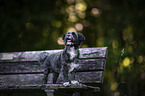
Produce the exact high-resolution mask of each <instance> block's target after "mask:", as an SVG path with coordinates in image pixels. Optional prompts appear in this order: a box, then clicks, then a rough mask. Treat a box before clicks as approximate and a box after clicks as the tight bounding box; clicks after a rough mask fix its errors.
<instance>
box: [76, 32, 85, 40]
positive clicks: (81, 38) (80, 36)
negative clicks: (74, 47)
mask: <svg viewBox="0 0 145 96" xmlns="http://www.w3.org/2000/svg"><path fill="white" fill-rule="evenodd" d="M78 37H79V41H84V40H85V39H86V38H85V37H84V35H83V34H82V33H78Z"/></svg>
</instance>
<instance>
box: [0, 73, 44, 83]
mask: <svg viewBox="0 0 145 96" xmlns="http://www.w3.org/2000/svg"><path fill="white" fill-rule="evenodd" d="M42 78H43V74H14V75H0V85H1V86H9V85H14V86H15V85H27V84H42Z"/></svg>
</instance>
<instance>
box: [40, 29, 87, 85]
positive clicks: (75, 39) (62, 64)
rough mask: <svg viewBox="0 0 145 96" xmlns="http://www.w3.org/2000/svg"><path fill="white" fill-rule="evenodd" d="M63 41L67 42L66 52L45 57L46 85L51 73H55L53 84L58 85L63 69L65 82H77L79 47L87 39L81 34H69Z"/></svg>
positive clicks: (44, 79)
mask: <svg viewBox="0 0 145 96" xmlns="http://www.w3.org/2000/svg"><path fill="white" fill-rule="evenodd" d="M62 39H63V40H64V42H65V48H64V50H63V51H62V52H58V53H54V54H50V55H48V56H47V57H45V60H44V65H45V68H44V78H43V81H44V83H45V84H46V83H47V78H48V74H49V73H50V72H52V73H54V76H53V83H56V81H57V78H58V76H59V73H60V71H61V69H62V71H63V76H64V81H65V82H68V81H71V80H75V71H76V68H77V67H78V66H79V64H77V59H78V57H79V47H80V45H81V42H82V41H84V40H85V37H84V36H83V35H82V34H81V33H77V32H67V33H66V34H65V35H64V36H63V37H62ZM68 74H69V75H68Z"/></svg>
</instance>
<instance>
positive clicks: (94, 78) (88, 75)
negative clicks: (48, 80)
mask: <svg viewBox="0 0 145 96" xmlns="http://www.w3.org/2000/svg"><path fill="white" fill-rule="evenodd" d="M103 76H104V72H103V71H93V72H76V75H75V78H76V80H78V81H79V82H81V83H103ZM63 82H64V81H63V75H62V73H60V76H59V79H58V80H57V83H63Z"/></svg>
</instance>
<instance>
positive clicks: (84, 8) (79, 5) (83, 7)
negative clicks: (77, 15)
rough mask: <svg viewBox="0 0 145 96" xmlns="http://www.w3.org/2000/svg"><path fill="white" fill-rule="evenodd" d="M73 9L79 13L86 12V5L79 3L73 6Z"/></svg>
mask: <svg viewBox="0 0 145 96" xmlns="http://www.w3.org/2000/svg"><path fill="white" fill-rule="evenodd" d="M75 8H76V9H77V10H79V11H86V9H87V5H86V3H85V2H79V3H77V4H76V5H75Z"/></svg>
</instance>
